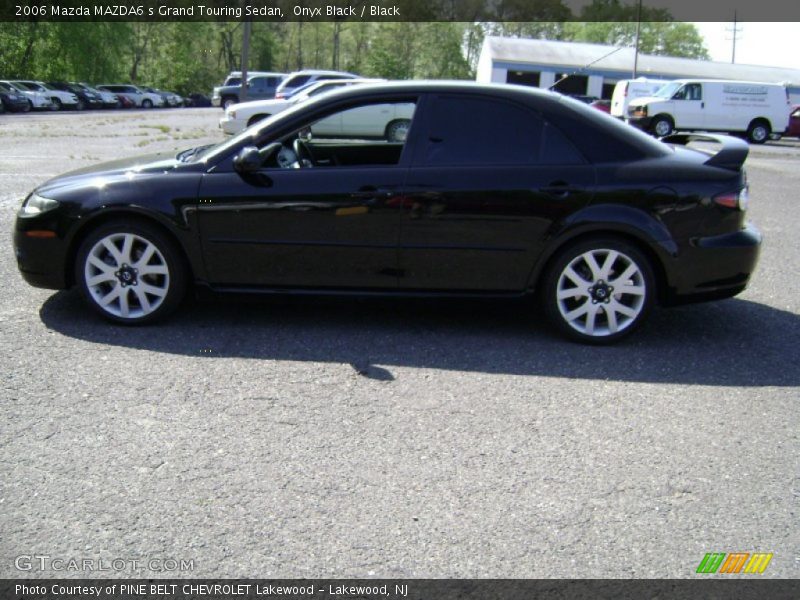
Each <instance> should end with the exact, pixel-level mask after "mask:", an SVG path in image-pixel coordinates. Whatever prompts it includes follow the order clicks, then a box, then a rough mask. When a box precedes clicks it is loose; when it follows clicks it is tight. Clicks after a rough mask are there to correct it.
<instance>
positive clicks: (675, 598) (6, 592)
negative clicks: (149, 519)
mask: <svg viewBox="0 0 800 600" xmlns="http://www.w3.org/2000/svg"><path fill="white" fill-rule="evenodd" d="M0 597H2V598H3V599H4V600H90V599H94V600H190V599H191V600H228V599H233V600H356V599H358V600H535V599H539V598H543V599H547V600H561V599H564V600H612V599H613V600H628V599H630V600H634V599H635V600H642V599H645V598H658V599H659V600H679V599H680V600H685V599H688V598H703V599H704V600H722V599H725V600H765V599H769V600H784V599H785V600H789V599H796V598H798V597H800V582H799V581H797V580H781V579H772V580H769V579H764V580H762V579H736V580H734V579H697V580H669V579H655V580H652V579H651V580H635V581H630V580H602V579H588V580H574V579H573V580H568V579H565V580H549V579H544V580H542V579H540V580H507V579H495V580H493V579H479V580H465V579H452V580H442V579H432V580H431V579H428V580H425V579H394V580H388V579H376V580H365V579H361V580H359V579H316V580H315V579H284V580H275V579H272V580H266V579H265V580H253V579H219V580H211V579H156V580H146V579H128V580H119V579H117V580H114V579H59V580H55V579H38V580H35V579H27V580H24V579H19V580H9V579H6V580H0Z"/></svg>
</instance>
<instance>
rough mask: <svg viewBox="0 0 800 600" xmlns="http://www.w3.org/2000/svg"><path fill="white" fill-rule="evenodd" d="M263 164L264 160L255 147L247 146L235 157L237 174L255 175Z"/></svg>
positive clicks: (234, 165) (234, 163) (234, 162)
mask: <svg viewBox="0 0 800 600" xmlns="http://www.w3.org/2000/svg"><path fill="white" fill-rule="evenodd" d="M263 164H264V159H262V158H261V153H260V152H259V150H258V148H256V147H255V146H245V147H244V148H242V150H241V151H240V152H239V154H237V155H236V156H234V157H233V168H234V169H236V172H237V173H255V172H256V171H258V170H259V169H260V168H261V166H262V165H263Z"/></svg>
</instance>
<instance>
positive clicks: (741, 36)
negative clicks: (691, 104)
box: [695, 0, 800, 69]
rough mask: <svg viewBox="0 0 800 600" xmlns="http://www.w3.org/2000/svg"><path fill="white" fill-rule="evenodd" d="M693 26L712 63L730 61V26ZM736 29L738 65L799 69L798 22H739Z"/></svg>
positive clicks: (799, 41) (799, 28) (719, 24)
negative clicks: (714, 61) (702, 39)
mask: <svg viewBox="0 0 800 600" xmlns="http://www.w3.org/2000/svg"><path fill="white" fill-rule="evenodd" d="M794 1H796V0H794ZM695 26H696V27H697V29H698V30H699V31H700V35H702V36H703V37H704V38H705V40H706V48H708V53H709V54H710V55H711V60H718V61H721V62H731V50H732V46H733V42H732V39H733V34H732V31H731V30H732V29H733V23H695ZM737 28H738V29H739V33H738V34H737V36H736V63H737V64H748V65H768V66H772V67H788V68H792V69H800V23H739V24H738V26H737Z"/></svg>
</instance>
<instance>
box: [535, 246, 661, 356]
mask: <svg viewBox="0 0 800 600" xmlns="http://www.w3.org/2000/svg"><path fill="white" fill-rule="evenodd" d="M612 252H614V253H616V255H611V253H612ZM588 253H591V255H592V257H593V258H594V260H595V264H596V265H597V267H598V269H599V272H600V276H597V273H595V269H591V268H590V265H589V263H588V262H586V261H585V257H586V255H587V254H588ZM615 256H616V258H615ZM609 259H611V261H612V262H611V264H610V265H608V270H607V272H606V274H603V273H602V271H604V270H605V269H604V268H605V267H606V261H607V260H609ZM629 268H632V270H631V271H630V275H629V276H627V277H626V279H625V281H620V278H621V276H622V275H625V274H626V273H628V272H629ZM568 272H569V273H571V274H574V275H577V276H578V279H579V281H580V282H581V285H579V283H578V282H577V281H575V280H574V279H573V277H572V276H571V275H568V274H567V273H568ZM583 284H585V286H584V285H583ZM623 285H624V287H625V290H627V291H620V290H621V289H622V286H623ZM615 288H616V291H615ZM573 290H575V293H574V294H570V292H572V291H573ZM540 292H541V301H542V303H543V305H544V311H545V314H546V315H547V317H548V319H549V321H550V323H552V324H553V325H554V326H555V327H556V328H557V329H558V330H559V331H560V332H561V333H562V334H563V335H565V336H567V337H568V338H570V339H572V340H575V341H578V342H581V343H584V344H594V345H602V344H612V343H614V342H617V341H618V340H621V339H622V338H624V337H626V336H628V335H630V334H631V333H633V332H634V331H636V329H638V328H639V327H640V326H641V325H642V323H643V322H644V321H645V319H646V318H647V315H648V313H649V312H650V309H651V308H652V306H653V303H654V301H655V297H656V284H655V276H654V274H653V267H652V265H651V264H650V260H649V259H648V258H647V256H645V254H644V253H643V252H641V251H640V250H639V249H638V248H637V247H636V246H634V245H633V244H631V243H629V242H626V241H624V240H622V239H618V238H615V237H612V236H598V237H593V238H589V239H585V240H582V241H579V242H577V243H575V244H573V245H570V246H568V247H567V248H565V249H564V250H562V251H561V252H559V253H558V254H557V255H556V257H555V258H554V259H553V260H552V261H551V263H550V265H549V267H548V269H547V271H546V272H545V274H544V276H543V279H542V285H541V288H540ZM559 292H561V294H562V297H561V298H559ZM564 294H566V295H564ZM584 309H585V312H582V311H584ZM569 315H574V316H572V317H569ZM590 321H591V323H590Z"/></svg>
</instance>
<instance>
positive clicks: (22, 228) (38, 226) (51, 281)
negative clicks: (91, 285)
mask: <svg viewBox="0 0 800 600" xmlns="http://www.w3.org/2000/svg"><path fill="white" fill-rule="evenodd" d="M43 229H48V230H54V231H55V230H56V229H57V227H56V224H55V223H49V222H47V221H44V222H43V221H42V220H40V219H36V220H33V219H31V220H28V219H20V218H17V222H16V225H15V227H14V235H13V243H14V255H15V256H16V258H17V267H18V268H19V272H20V274H21V275H22V278H23V279H24V280H25V281H27V282H28V283H29V284H30V285H32V286H34V287H40V288H47V289H51V290H60V289H64V288H66V287H67V286H68V282H67V271H66V262H65V261H66V254H67V243H66V240H65V239H64V237H63V235H57V236H56V237H52V238H38V237H29V235H28V234H27V232H28V231H30V230H43ZM57 233H60V232H57Z"/></svg>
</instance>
